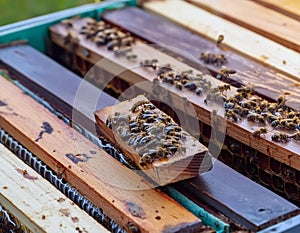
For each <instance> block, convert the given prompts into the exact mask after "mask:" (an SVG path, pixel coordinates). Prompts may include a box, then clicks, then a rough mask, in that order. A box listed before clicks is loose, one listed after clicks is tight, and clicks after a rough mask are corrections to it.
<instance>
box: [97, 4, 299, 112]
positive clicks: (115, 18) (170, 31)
mask: <svg viewBox="0 0 300 233" xmlns="http://www.w3.org/2000/svg"><path fill="white" fill-rule="evenodd" d="M102 17H103V19H104V20H106V21H107V22H109V23H111V24H113V25H116V26H118V27H121V28H124V29H125V30H128V31H130V32H131V33H133V34H135V35H136V36H138V37H139V38H142V39H143V40H146V41H148V42H149V43H153V44H158V45H168V47H166V50H171V52H172V53H171V55H172V56H175V57H181V58H186V60H184V62H185V63H188V64H191V65H192V66H193V62H191V61H190V60H189V58H190V57H193V58H194V59H198V58H199V56H200V54H201V52H207V51H210V52H211V53H222V54H224V55H225V57H226V58H227V63H226V64H225V65H226V66H227V67H230V68H231V69H234V70H236V71H237V74H235V75H232V76H230V77H229V81H230V82H231V83H233V84H234V85H244V86H249V85H250V86H253V88H254V89H255V91H256V92H257V93H258V94H260V95H262V96H266V97H268V98H270V99H273V100H276V99H277V97H278V96H279V95H281V94H282V93H283V92H290V93H291V94H290V95H289V97H288V98H289V101H288V102H287V105H289V106H291V107H293V108H294V109H297V110H300V93H299V87H298V85H297V82H295V80H293V79H291V78H289V77H287V76H286V75H283V74H279V73H278V72H276V71H275V70H274V69H273V68H268V67H265V66H263V65H262V64H260V63H258V62H254V61H252V60H250V59H249V58H247V57H244V56H242V55H239V54H238V53H235V52H232V51H230V50H226V51H223V50H221V49H220V48H218V47H217V46H216V43H215V41H211V40H208V39H206V38H204V37H202V36H200V35H197V34H195V33H194V32H192V31H190V30H188V29H186V28H184V27H182V26H180V25H178V24H175V22H174V23H172V22H170V21H168V20H166V19H165V18H163V17H162V16H159V15H156V14H153V13H151V12H147V11H145V10H142V9H139V8H136V7H127V8H125V9H122V10H118V11H111V12H106V13H105V14H103V15H102ZM170 35H172V36H170ZM178 52H179V54H178ZM173 53H175V54H173ZM186 55H188V57H186ZM204 66H205V67H207V68H208V70H209V71H210V72H211V73H213V74H216V73H218V71H219V69H220V67H218V66H215V65H212V64H204ZM198 67H199V65H198V64H197V65H196V66H195V68H196V69H197V68H198ZM270 80H272V81H270Z"/></svg>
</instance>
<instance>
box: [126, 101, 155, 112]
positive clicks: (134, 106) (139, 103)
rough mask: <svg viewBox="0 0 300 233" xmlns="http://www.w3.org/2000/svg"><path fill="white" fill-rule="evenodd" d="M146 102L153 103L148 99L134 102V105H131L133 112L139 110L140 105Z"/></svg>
mask: <svg viewBox="0 0 300 233" xmlns="http://www.w3.org/2000/svg"><path fill="white" fill-rule="evenodd" d="M144 104H151V103H150V102H149V101H147V100H141V101H138V102H136V103H134V104H133V106H132V107H131V109H130V111H131V112H133V113H135V112H137V109H138V107H140V106H142V105H144Z"/></svg>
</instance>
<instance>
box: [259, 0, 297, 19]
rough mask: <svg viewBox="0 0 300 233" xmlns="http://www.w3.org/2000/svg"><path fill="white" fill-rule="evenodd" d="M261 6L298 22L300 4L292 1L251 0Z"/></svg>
mask: <svg viewBox="0 0 300 233" xmlns="http://www.w3.org/2000/svg"><path fill="white" fill-rule="evenodd" d="M253 1H254V2H257V3H259V4H261V5H263V6H266V7H268V8H270V9H273V10H275V11H278V12H280V13H282V14H285V15H287V16H289V17H291V18H294V19H296V20H298V21H299V20H300V3H299V1H294V0H277V1H273V0H253Z"/></svg>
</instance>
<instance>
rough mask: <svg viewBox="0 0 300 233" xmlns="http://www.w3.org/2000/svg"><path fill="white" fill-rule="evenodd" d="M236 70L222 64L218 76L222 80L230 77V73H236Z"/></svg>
mask: <svg viewBox="0 0 300 233" xmlns="http://www.w3.org/2000/svg"><path fill="white" fill-rule="evenodd" d="M235 73H236V71H235V70H233V69H229V68H227V67H226V66H222V67H221V69H220V70H219V72H218V74H217V76H216V78H217V79H220V80H227V79H228V78H229V75H230V74H235Z"/></svg>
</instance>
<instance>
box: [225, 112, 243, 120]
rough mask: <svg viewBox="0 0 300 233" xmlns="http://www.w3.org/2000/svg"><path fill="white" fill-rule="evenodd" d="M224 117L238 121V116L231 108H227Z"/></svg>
mask: <svg viewBox="0 0 300 233" xmlns="http://www.w3.org/2000/svg"><path fill="white" fill-rule="evenodd" d="M225 117H226V118H228V119H232V120H233V121H234V122H238V121H239V120H240V117H239V116H238V114H236V113H235V112H234V111H233V110H231V109H230V110H228V111H227V112H226V113H225Z"/></svg>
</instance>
